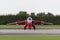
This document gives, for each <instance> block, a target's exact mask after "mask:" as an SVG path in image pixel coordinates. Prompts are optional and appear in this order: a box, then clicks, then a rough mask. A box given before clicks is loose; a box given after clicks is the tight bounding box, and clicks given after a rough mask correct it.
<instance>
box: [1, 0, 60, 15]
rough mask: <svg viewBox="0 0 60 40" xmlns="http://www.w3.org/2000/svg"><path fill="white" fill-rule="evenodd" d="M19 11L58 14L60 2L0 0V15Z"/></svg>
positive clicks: (59, 0)
mask: <svg viewBox="0 0 60 40" xmlns="http://www.w3.org/2000/svg"><path fill="white" fill-rule="evenodd" d="M19 11H27V12H28V13H31V12H35V13H38V12H46V13H47V12H51V13H53V14H55V15H56V14H57V15H59V14H60V0H0V15H2V14H8V13H9V14H16V13H18V12H19Z"/></svg>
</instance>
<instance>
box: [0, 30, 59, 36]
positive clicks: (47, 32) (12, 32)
mask: <svg viewBox="0 0 60 40" xmlns="http://www.w3.org/2000/svg"><path fill="white" fill-rule="evenodd" d="M0 35H60V29H39V30H38V29H36V30H28V29H27V30H23V29H0Z"/></svg>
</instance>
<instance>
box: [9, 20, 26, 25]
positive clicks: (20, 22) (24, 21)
mask: <svg viewBox="0 0 60 40" xmlns="http://www.w3.org/2000/svg"><path fill="white" fill-rule="evenodd" d="M22 23H26V20H23V21H19V22H10V23H8V24H22Z"/></svg>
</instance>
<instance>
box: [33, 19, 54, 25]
mask: <svg viewBox="0 0 60 40" xmlns="http://www.w3.org/2000/svg"><path fill="white" fill-rule="evenodd" d="M33 23H35V24H41V25H51V24H53V23H51V22H45V21H38V20H33Z"/></svg>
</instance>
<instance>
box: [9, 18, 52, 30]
mask: <svg viewBox="0 0 60 40" xmlns="http://www.w3.org/2000/svg"><path fill="white" fill-rule="evenodd" d="M22 23H24V25H25V26H24V29H26V28H27V27H28V29H31V27H33V29H34V30H35V29H36V28H35V24H41V25H43V24H52V23H49V22H44V21H38V20H32V18H31V17H28V18H27V20H23V21H19V22H12V23H8V24H22Z"/></svg>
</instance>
